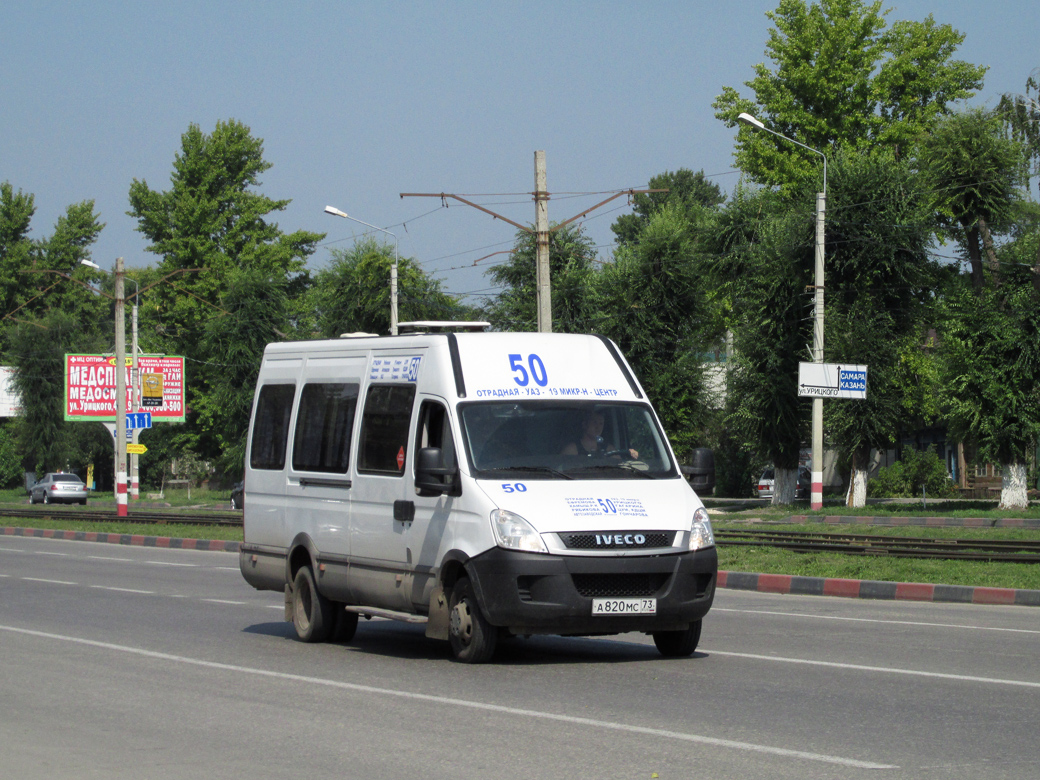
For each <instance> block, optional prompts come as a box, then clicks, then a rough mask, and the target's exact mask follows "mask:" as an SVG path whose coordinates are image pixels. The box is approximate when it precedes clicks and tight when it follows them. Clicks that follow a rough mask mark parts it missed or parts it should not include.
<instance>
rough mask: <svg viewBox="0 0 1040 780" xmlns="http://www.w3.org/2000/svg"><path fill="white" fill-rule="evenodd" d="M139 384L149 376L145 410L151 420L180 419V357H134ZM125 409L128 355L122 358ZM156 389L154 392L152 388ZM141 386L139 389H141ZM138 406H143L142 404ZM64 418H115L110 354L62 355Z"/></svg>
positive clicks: (128, 384)
mask: <svg viewBox="0 0 1040 780" xmlns="http://www.w3.org/2000/svg"><path fill="white" fill-rule="evenodd" d="M137 365H138V368H139V369H140V373H141V374H142V375H144V377H145V379H142V384H145V383H146V378H147V377H148V376H149V375H151V376H153V377H158V379H157V380H153V381H152V382H151V383H150V384H149V388H150V393H151V394H150V396H149V403H148V405H147V410H148V411H149V412H150V413H151V416H152V420H153V421H155V422H184V358H182V357H176V356H172V355H142V356H140V357H138V358H137ZM124 371H126V408H127V410H128V411H129V410H130V409H131V408H132V400H131V397H132V393H133V387H132V382H131V377H130V358H127V359H126V366H125V368H124ZM156 387H158V388H159V393H158V394H156V392H155V388H156ZM142 389H143V388H142ZM142 406H145V404H144V403H142ZM65 419H66V420H77V421H94V422H114V421H115V419H116V360H115V358H114V357H113V356H112V355H66V356H65Z"/></svg>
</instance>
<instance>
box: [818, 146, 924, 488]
mask: <svg viewBox="0 0 1040 780" xmlns="http://www.w3.org/2000/svg"><path fill="white" fill-rule="evenodd" d="M864 193H870V196H869V197H868V198H864ZM810 196H811V192H809V191H808V189H807V191H805V192H804V193H803V200H805V201H808V200H809V199H810ZM925 202H926V198H925V195H924V192H923V189H922V184H921V177H919V176H918V175H917V173H916V171H915V170H913V168H912V167H911V166H910V165H909V164H908V163H907V162H906V161H899V160H895V159H891V158H889V159H885V158H884V156H882V155H873V156H866V155H862V154H846V153H839V154H838V155H837V156H836V158H835V160H834V162H833V163H832V166H831V177H830V192H829V197H828V203H827V211H828V218H827V222H826V227H827V236H826V245H827V248H828V251H827V261H826V269H827V271H826V287H827V298H826V303H827V314H826V322H827V339H826V341H825V347H826V361H827V362H828V363H865V364H867V365H868V366H869V385H870V386H869V389H868V392H867V397H866V399H864V400H839V401H834V402H831V403H828V404H826V405H825V412H826V424H827V430H828V432H829V435H830V439H831V441H832V442H833V443H834V445H836V447H837V449H838V451H839V453H840V455H841V456H842V457H843V458H844V459H846V460H851V471H852V478H851V480H850V491H849V497H848V498H849V505H850V506H857V507H862V506H865V505H866V495H867V493H866V487H867V485H866V480H867V466H868V459H869V456H870V451H871V450H872V449H876V450H884V449H887V448H889V447H890V446H891V445H892V444H893V443H894V442H895V438H896V434H897V433H898V432H899V430H900V429H902V428H905V427H907V423H908V422H909V421H910V420H911V419H914V418H917V417H919V416H920V415H919V414H918V412H919V411H920V410H918V409H908V408H907V407H906V405H905V401H906V400H907V398H908V393H907V390H906V386H907V384H912V385H915V386H916V385H920V383H921V381H922V378H921V377H919V376H915V375H913V374H912V373H910V372H909V371H908V365H909V364H908V363H907V361H905V360H904V359H903V357H904V355H905V354H906V353H908V352H912V351H913V350H915V349H920V348H921V345H922V342H923V338H922V335H923V333H924V330H925V327H926V326H927V325H929V324H932V323H929V322H928V321H927V320H926V316H927V314H928V311H929V309H928V305H929V303H930V301H931V295H932V291H933V289H934V287H935V284H936V280H937V278H938V265H937V264H936V263H935V262H934V261H933V260H931V259H930V257H929V254H928V247H929V242H930V240H931V230H930V226H931V224H932V223H931V220H930V219H929V214H928V212H927V211H926V210H925V209H923V208H922V204H924V203H925Z"/></svg>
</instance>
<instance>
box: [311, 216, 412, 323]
mask: <svg viewBox="0 0 1040 780" xmlns="http://www.w3.org/2000/svg"><path fill="white" fill-rule="evenodd" d="M325 213H326V214H332V215H333V216H334V217H343V219H349V220H352V221H353V222H358V223H360V224H362V225H366V226H367V227H370V228H372V229H373V230H379V231H381V232H383V233H386V234H387V235H388V236H393V239H394V264H393V267H392V268H391V269H390V335H392V336H396V335H397V259H398V251H397V250H398V246H399V244H398V241H397V236H395V235H394V234H393V233H391V232H390V231H389V230H385V229H384V228H381V227H376V226H375V225H372V224H369V223H368V222H364V221H363V220H360V219H358V218H357V217H352V216H350V215H349V214H348V213H347V212H345V211H340V210H339V209H338V208H336V207H335V206H326V207H325Z"/></svg>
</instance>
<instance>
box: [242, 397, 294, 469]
mask: <svg viewBox="0 0 1040 780" xmlns="http://www.w3.org/2000/svg"><path fill="white" fill-rule="evenodd" d="M295 396H296V385H264V387H262V388H261V389H260V396H259V397H258V398H257V399H256V414H255V415H254V419H253V446H252V448H251V449H250V452H249V465H250V466H251V467H253V468H254V469H274V470H280V469H282V468H284V467H285V445H286V443H287V442H288V440H289V416H290V415H291V414H292V405H293V398H295Z"/></svg>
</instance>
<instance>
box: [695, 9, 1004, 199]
mask: <svg viewBox="0 0 1040 780" xmlns="http://www.w3.org/2000/svg"><path fill="white" fill-rule="evenodd" d="M887 13H888V11H886V10H883V8H882V3H881V2H880V0H879V1H878V2H873V3H866V2H864V1H863V0H820V1H819V2H814V3H811V4H810V3H807V2H805V0H781V2H780V4H779V5H778V6H777V8H776V10H775V11H772V12H770V13H767V14H766V15H767V16H768V17H769V19H770V20H771V21H772V22H773V24H774V27H773V28H771V29H770V31H769V40H768V42H767V44H766V55H767V56H768V57H769V59H770V60H771V61H772V66H769V65H766V64H764V63H760V64H758V65H756V66H755V77H754V78H753V79H752V80H751V81H748V82H746V86H747V87H749V88H750V89H751V91H752V92H753V93H754V98H753V99H749V98H746V97H742V96H741V95H740V93H739V92H738V91H737V90H736V89H734V88H733V87H724V88H723V91H722V94H721V95H719V96H718V97H717V98H716V99H715V102H714V104H713V105H714V108H715V109H716V113H715V116H716V117H718V118H719V119H721V120H723V121H725V122H726V123H727V124H728V125H730V126H733V125H735V124H736V123H737V115H738V114H740V113H741V112H748V113H750V114H753V115H755V116H756V117H757V118H758V119H760V120H762V121H763V122H764V123H765V124H766V125H767V126H768V127H769V128H770V129H772V130H774V131H776V132H778V133H781V134H782V135H785V136H788V137H790V138H795V139H797V140H799V141H801V142H802V143H804V144H806V145H807V146H810V147H812V148H814V149H820V150H822V151H824V152H825V153H829V152H831V151H833V150H835V149H836V148H845V149H849V150H859V151H863V152H871V151H875V150H876V151H881V150H884V151H886V152H887V153H889V154H892V153H896V154H898V155H906V154H909V153H910V151H911V150H912V148H913V144H914V141H915V139H916V138H917V137H918V135H919V134H920V132H921V130H922V129H926V128H928V127H930V126H931V124H932V123H933V122H934V121H935V119H936V118H937V117H938V116H941V115H943V114H946V113H948V112H949V110H950V106H951V104H953V103H954V102H956V101H958V100H963V99H966V98H969V97H971V96H972V95H973V94H974V90H976V89H979V88H980V87H981V86H982V77H983V75H984V73H985V68H982V67H978V66H974V65H971V64H969V63H966V62H963V61H960V60H954V59H953V55H954V53H955V52H956V49H957V47H958V46H959V45H960V44H961V42H962V41H963V40H964V36H963V34H961V33H959V32H957V31H956V30H954V29H953V28H952V27H950V26H949V25H944V24H937V23H936V22H935V20H934V19H933V18H932V17H931V16H928V17H927V18H926V19H925V21H923V22H913V21H899V22H896V23H894V24H893V25H892V27H891V28H888V29H886V22H885V16H886V14H887ZM735 157H736V161H737V165H738V167H739V168H740V169H741V170H743V171H744V172H745V173H747V174H748V175H749V176H750V177H751V178H752V179H753V180H754V181H756V182H759V183H761V184H768V185H774V186H781V187H790V186H792V185H793V184H794V183H795V182H798V181H800V180H802V179H804V178H806V177H811V176H813V175H814V174H815V170H816V166H817V165H818V161H817V160H815V159H814V156H813V155H807V154H806V153H805V152H803V151H802V150H800V149H798V148H797V147H795V146H793V145H791V144H789V143H787V142H786V141H783V140H782V139H780V138H777V137H775V136H773V135H770V134H768V133H758V132H754V131H752V130H749V129H742V130H741V132H740V133H739V135H738V138H737V144H736V152H735Z"/></svg>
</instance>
